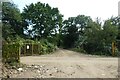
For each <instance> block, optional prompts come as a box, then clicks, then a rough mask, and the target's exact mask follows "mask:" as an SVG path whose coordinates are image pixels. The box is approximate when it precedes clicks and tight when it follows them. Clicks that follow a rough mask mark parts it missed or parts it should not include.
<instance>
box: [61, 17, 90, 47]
mask: <svg viewBox="0 0 120 80" xmlns="http://www.w3.org/2000/svg"><path fill="white" fill-rule="evenodd" d="M90 22H92V19H91V18H90V17H89V16H85V15H78V16H77V17H70V18H68V20H65V21H64V23H63V33H62V34H63V36H64V38H63V44H64V45H65V47H66V48H71V47H74V44H75V42H76V41H77V40H78V39H79V37H80V36H83V34H84V30H85V29H86V28H88V24H89V23H90Z"/></svg>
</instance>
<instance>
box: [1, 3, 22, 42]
mask: <svg viewBox="0 0 120 80" xmlns="http://www.w3.org/2000/svg"><path fill="white" fill-rule="evenodd" d="M2 22H3V23H2V26H3V27H2V36H3V38H4V39H5V40H7V41H11V40H15V38H16V35H18V36H21V35H23V29H22V26H21V24H22V22H21V14H20V11H19V9H18V8H17V6H16V5H15V4H13V3H9V2H5V3H3V5H2Z"/></svg>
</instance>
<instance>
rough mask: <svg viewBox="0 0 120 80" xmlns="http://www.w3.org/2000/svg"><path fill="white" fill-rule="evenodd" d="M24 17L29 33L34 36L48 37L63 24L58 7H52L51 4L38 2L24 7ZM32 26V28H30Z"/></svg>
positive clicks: (38, 37)
mask: <svg viewBox="0 0 120 80" xmlns="http://www.w3.org/2000/svg"><path fill="white" fill-rule="evenodd" d="M22 17H23V21H24V23H27V24H28V26H26V25H24V29H26V31H27V34H28V35H29V36H32V37H33V38H37V39H41V38H47V37H48V36H52V35H53V34H56V33H57V31H59V30H57V29H60V27H61V24H62V15H61V14H60V13H59V10H58V8H51V7H50V6H49V4H43V3H41V2H37V3H35V4H33V3H31V4H30V5H28V6H26V7H24V9H23V12H22ZM29 26H31V29H29V28H30V27H29Z"/></svg>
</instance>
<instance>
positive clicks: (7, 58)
mask: <svg viewBox="0 0 120 80" xmlns="http://www.w3.org/2000/svg"><path fill="white" fill-rule="evenodd" d="M20 46H21V45H20V44H19V43H16V42H13V43H9V44H8V43H5V44H3V48H2V49H3V50H2V52H3V53H2V57H3V59H2V60H3V62H4V63H12V62H18V63H19V62H20Z"/></svg>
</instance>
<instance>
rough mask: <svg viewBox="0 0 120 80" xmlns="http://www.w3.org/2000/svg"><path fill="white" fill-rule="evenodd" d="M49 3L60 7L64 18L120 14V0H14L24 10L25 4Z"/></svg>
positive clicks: (104, 18) (102, 16)
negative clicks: (119, 10)
mask: <svg viewBox="0 0 120 80" xmlns="http://www.w3.org/2000/svg"><path fill="white" fill-rule="evenodd" d="M38 1H40V2H42V3H48V4H49V5H50V6H51V7H58V9H59V11H60V13H61V14H63V15H64V19H67V18H68V17H75V16H77V15H79V14H80V15H82V14H84V15H86V16H91V17H92V19H93V20H95V19H96V18H97V17H99V18H101V19H102V20H106V19H108V18H110V17H111V16H118V2H119V1H120V0H13V2H14V3H15V4H17V5H18V8H19V9H20V10H21V11H22V9H23V7H25V5H29V4H30V3H36V2H38Z"/></svg>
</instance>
